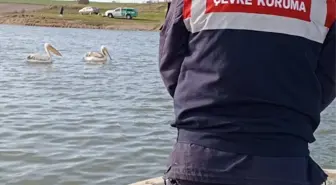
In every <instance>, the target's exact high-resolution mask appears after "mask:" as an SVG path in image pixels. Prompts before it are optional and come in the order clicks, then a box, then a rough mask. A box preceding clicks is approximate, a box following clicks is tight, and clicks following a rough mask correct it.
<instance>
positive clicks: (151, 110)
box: [0, 25, 336, 185]
mask: <svg viewBox="0 0 336 185" xmlns="http://www.w3.org/2000/svg"><path fill="white" fill-rule="evenodd" d="M23 29H24V30H25V31H24V32H23V31H22V30H23ZM0 41H1V44H0V52H1V54H2V55H1V56H5V57H6V58H1V59H0V60H1V61H0V62H1V65H0V84H1V86H0V122H1V126H2V129H1V130H0V137H1V139H0V182H1V184H7V185H36V184H53V185H77V184H78V185H92V184H96V185H111V184H119V185H122V184H128V183H131V182H135V181H137V180H141V179H144V178H148V177H153V176H158V175H162V173H163V172H164V170H165V163H166V158H167V156H168V154H169V152H170V150H171V148H172V144H173V141H174V137H175V134H176V133H175V130H174V129H171V128H170V127H169V122H171V121H172V120H173V109H172V100H171V98H170V97H169V96H168V94H167V92H166V90H165V88H164V86H163V84H162V81H161V79H160V76H159V73H158V64H157V58H158V56H157V53H158V34H157V33H155V32H122V31H104V30H85V29H83V30H81V29H58V28H40V27H21V26H4V25H1V26H0ZM44 42H50V43H52V45H53V46H55V47H56V48H57V49H59V50H60V51H61V53H62V54H63V56H64V57H63V58H60V57H54V63H53V64H52V65H32V64H27V63H25V61H24V58H25V57H26V55H28V54H29V53H32V52H38V51H39V52H42V51H43V48H42V47H43V44H44ZM100 45H106V46H107V47H108V48H109V50H110V53H111V55H112V58H113V60H112V61H111V62H109V63H108V64H105V65H86V64H85V63H84V62H83V61H82V57H83V55H84V53H86V52H87V51H89V50H98V49H99V48H100ZM335 117H336V115H335V104H334V106H333V107H331V108H329V109H328V110H327V111H325V112H324V113H323V118H322V122H323V123H322V127H321V128H320V129H319V130H318V131H317V132H316V137H317V138H318V140H317V142H316V143H315V144H314V145H312V150H313V153H314V157H315V158H316V159H317V160H318V161H319V162H320V163H321V164H322V165H323V166H325V167H330V168H331V167H333V168H335V167H336V162H335V160H334V157H335V156H334V154H335V153H336V148H335V145H334V142H333V141H334V138H335V136H336V135H335V134H336V132H335V122H336V120H335Z"/></svg>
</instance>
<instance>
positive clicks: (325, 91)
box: [159, 0, 336, 157]
mask: <svg viewBox="0 0 336 185" xmlns="http://www.w3.org/2000/svg"><path fill="white" fill-rule="evenodd" d="M234 2H239V3H240V4H234ZM242 2H244V3H245V4H244V3H242ZM270 2H272V1H263V0H244V1H226V0H221V1H220V0H204V1H196V0H174V1H172V4H171V6H170V9H169V12H168V14H167V17H166V21H165V23H164V25H163V27H162V30H161V32H160V48H159V61H160V65H159V67H160V73H161V77H162V79H163V82H164V84H165V86H166V88H167V90H168V92H169V94H170V95H171V97H172V98H173V99H174V110H175V115H176V120H175V121H174V123H173V124H172V126H173V127H177V128H178V129H179V136H178V141H180V142H185V143H196V144H199V145H201V146H205V147H209V148H214V149H219V150H221V151H226V152H235V153H243V154H250V155H258V156H292V157H293V156H308V155H309V150H308V143H312V142H314V140H315V138H314V136H313V133H314V131H315V130H316V129H317V127H318V125H319V123H320V113H321V112H322V111H323V110H324V109H325V108H326V107H327V106H328V105H329V104H330V103H331V102H332V101H333V100H334V98H335V68H336V67H335V63H336V59H335V50H336V47H335V46H336V43H335V40H336V38H335V34H336V32H335V31H336V25H335V1H334V0H327V1H325V0H312V1H308V0H282V1H275V2H277V3H273V4H272V3H270ZM279 2H281V3H279ZM230 3H231V4H230Z"/></svg>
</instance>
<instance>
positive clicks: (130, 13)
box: [105, 7, 138, 19]
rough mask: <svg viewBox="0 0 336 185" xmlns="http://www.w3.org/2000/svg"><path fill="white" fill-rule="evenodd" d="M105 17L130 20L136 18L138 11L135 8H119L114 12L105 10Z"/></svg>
mask: <svg viewBox="0 0 336 185" xmlns="http://www.w3.org/2000/svg"><path fill="white" fill-rule="evenodd" d="M105 16H107V17H110V18H126V19H132V18H133V17H137V16H138V10H137V9H135V8H126V7H123V8H122V7H119V8H116V9H114V10H107V11H106V12H105Z"/></svg>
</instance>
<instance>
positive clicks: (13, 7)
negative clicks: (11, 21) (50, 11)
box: [0, 3, 44, 14]
mask: <svg viewBox="0 0 336 185" xmlns="http://www.w3.org/2000/svg"><path fill="white" fill-rule="evenodd" d="M42 8H44V6H43V5H29V4H9V3H0V14H3V13H10V12H15V11H17V12H20V11H21V10H23V9H24V10H25V11H33V10H38V9H42Z"/></svg>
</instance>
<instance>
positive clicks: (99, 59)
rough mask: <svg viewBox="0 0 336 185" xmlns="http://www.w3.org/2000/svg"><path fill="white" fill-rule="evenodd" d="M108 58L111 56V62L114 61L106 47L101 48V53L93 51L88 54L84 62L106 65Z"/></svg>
mask: <svg viewBox="0 0 336 185" xmlns="http://www.w3.org/2000/svg"><path fill="white" fill-rule="evenodd" d="M107 56H109V58H110V60H112V58H111V55H110V53H109V52H108V50H107V48H106V47H105V46H101V47H100V52H97V51H91V52H87V53H86V55H85V56H84V60H85V61H86V62H93V63H105V62H106V61H107Z"/></svg>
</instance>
